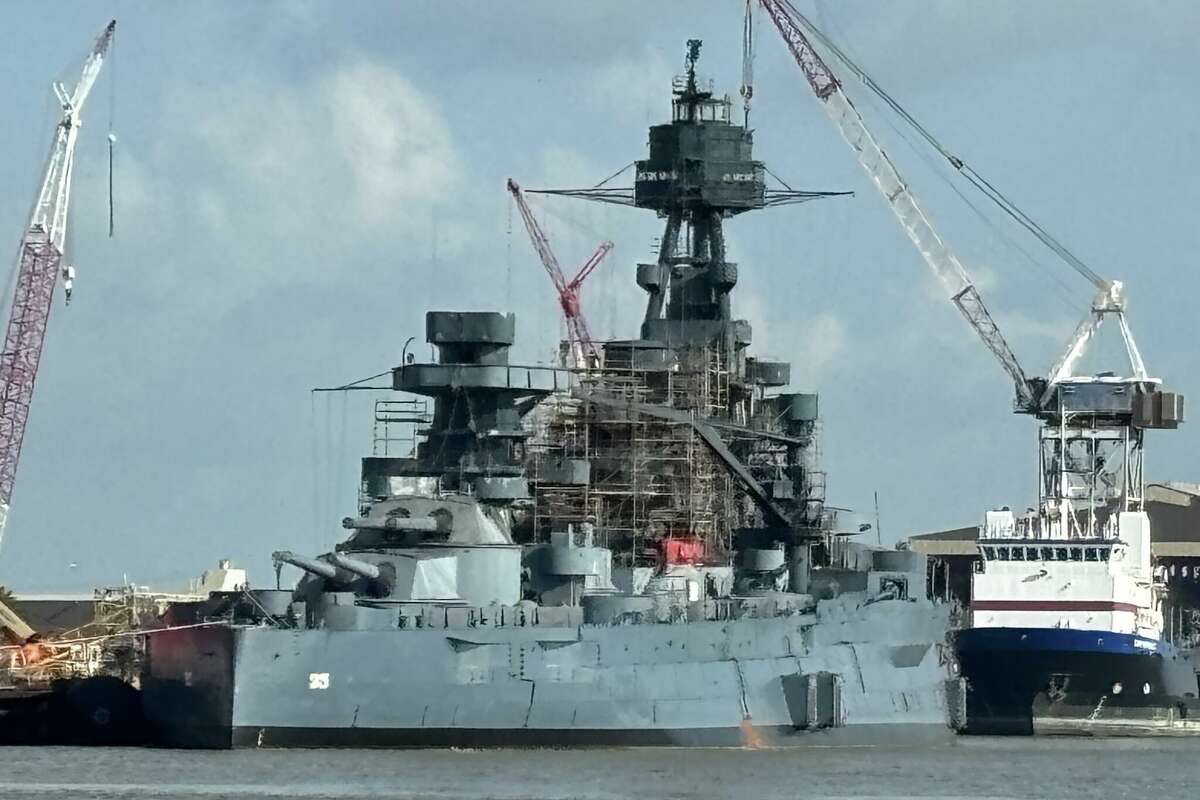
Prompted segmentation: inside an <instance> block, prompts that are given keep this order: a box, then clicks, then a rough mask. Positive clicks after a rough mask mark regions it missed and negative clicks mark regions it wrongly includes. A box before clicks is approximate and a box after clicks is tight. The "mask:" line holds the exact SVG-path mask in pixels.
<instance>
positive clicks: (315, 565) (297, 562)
mask: <svg viewBox="0 0 1200 800" xmlns="http://www.w3.org/2000/svg"><path fill="white" fill-rule="evenodd" d="M271 560H272V561H274V562H275V563H276V564H280V563H282V564H291V565H292V566H293V567H299V568H300V569H302V570H304V571H305V572H307V573H309V574H311V575H316V576H318V577H321V578H325V579H327V580H335V579H336V578H337V573H338V571H337V567H335V566H334V565H333V564H330V563H329V562H327V561H318V560H317V559H315V558H305V557H304V556H298V555H296V554H295V553H293V552H292V551H290V550H277V551H275V552H274V553H272V554H271Z"/></svg>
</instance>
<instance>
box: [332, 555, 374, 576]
mask: <svg viewBox="0 0 1200 800" xmlns="http://www.w3.org/2000/svg"><path fill="white" fill-rule="evenodd" d="M330 559H331V560H332V561H333V563H334V564H336V565H338V566H339V567H341V568H342V569H344V570H346V571H347V572H353V573H354V574H355V575H358V576H360V577H363V578H366V579H367V580H371V581H377V580H380V579H381V578H382V577H383V570H381V569H380V568H379V566H378V565H377V564H371V563H369V562H366V561H360V560H358V559H357V558H351V557H350V556H344V555H342V554H341V553H334V554H333V555H332V556H330Z"/></svg>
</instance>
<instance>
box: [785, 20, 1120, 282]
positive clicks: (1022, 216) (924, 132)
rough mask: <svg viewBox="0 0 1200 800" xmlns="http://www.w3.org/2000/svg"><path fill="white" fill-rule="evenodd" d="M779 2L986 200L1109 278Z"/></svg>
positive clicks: (1075, 265) (1075, 263) (1065, 255)
mask: <svg viewBox="0 0 1200 800" xmlns="http://www.w3.org/2000/svg"><path fill="white" fill-rule="evenodd" d="M781 2H782V4H783V5H785V6H787V8H788V12H789V13H790V14H792V15H793V16H794V18H795V19H796V20H797V21H798V22H799V23H800V24H802V25H803V26H804V27H805V28H806V29H807V30H808V32H809V33H810V34H812V36H813V38H815V39H816V40H817V41H819V42H820V43H821V44H823V45H824V46H825V47H826V48H827V49H828V50H829V52H831V53H832V54H833V55H834V57H835V58H837V59H838V61H840V62H841V63H842V64H843V65H844V66H845V67H846V68H847V69H849V70H850V71H851V72H852V73H854V75H855V77H857V78H858V79H859V81H861V82H862V84H863V85H864V86H866V87H867V88H868V89H870V90H871V91H872V92H873V93H875V94H876V95H877V96H878V97H879V98H880V99H881V100H882V101H883V102H884V103H885V104H887V106H888V107H889V108H891V109H892V111H894V112H895V113H896V114H897V115H898V116H899V117H900V118H901V119H903V120H904V121H905V122H906V123H908V125H909V126H910V127H911V128H912V129H913V130H915V131H916V132H917V133H918V134H919V135H920V136H921V138H922V139H924V140H925V141H926V142H927V143H928V144H929V145H930V146H931V147H933V148H934V149H935V150H937V151H938V153H940V154H941V155H942V157H943V158H945V159H946V160H947V161H948V162H949V163H950V165H951V166H952V167H954V169H955V170H956V171H958V172H959V173H961V174H962V175H963V176H964V177H965V178H966V179H967V181H968V182H970V183H971V184H972V185H973V186H975V188H976V189H978V190H979V191H980V192H982V193H983V194H984V195H985V196H986V197H987V198H988V199H989V200H991V201H992V202H993V203H995V204H996V205H997V206H999V208H1000V209H1001V210H1002V211H1004V213H1006V214H1008V215H1009V216H1010V217H1012V218H1013V219H1014V220H1016V221H1017V222H1018V223H1019V224H1020V225H1021V226H1022V227H1023V228H1025V229H1026V230H1027V231H1029V232H1030V233H1031V234H1033V236H1034V237H1035V238H1037V240H1038V241H1040V242H1041V243H1042V244H1043V245H1045V246H1046V247H1047V248H1048V249H1049V250H1050V251H1051V252H1053V253H1054V254H1055V255H1057V256H1058V257H1059V258H1060V259H1062V260H1063V261H1064V262H1066V264H1067V265H1068V266H1069V267H1071V268H1072V269H1074V270H1075V271H1076V272H1078V273H1079V274H1080V275H1081V276H1083V277H1084V278H1085V279H1086V280H1088V281H1089V282H1091V283H1092V284H1094V285H1096V286H1097V287H1102V288H1103V287H1107V286H1108V284H1109V282H1108V281H1107V280H1105V279H1104V278H1102V277H1100V276H1099V275H1098V274H1096V272H1095V271H1093V270H1092V269H1091V268H1090V267H1089V266H1088V265H1087V264H1085V263H1084V262H1083V261H1082V260H1081V259H1080V258H1079V257H1078V256H1076V255H1075V254H1074V253H1072V252H1071V251H1070V250H1068V249H1067V248H1066V246H1065V245H1063V244H1062V243H1061V242H1059V241H1058V240H1057V239H1055V238H1054V236H1052V235H1051V234H1050V232H1049V231H1047V230H1046V229H1045V228H1043V227H1042V226H1041V225H1039V224H1038V223H1037V222H1036V221H1035V220H1034V219H1033V218H1032V217H1030V216H1029V215H1028V214H1026V213H1025V212H1024V211H1022V210H1021V209H1020V208H1019V207H1018V206H1017V205H1016V204H1015V203H1013V202H1012V201H1011V200H1010V199H1008V197H1006V196H1005V195H1004V194H1003V193H1002V192H1001V191H1000V190H999V189H997V188H996V187H995V186H994V185H993V184H992V183H991V182H990V181H988V180H987V179H986V178H984V177H983V176H982V175H980V174H979V173H978V172H976V171H975V169H974V168H973V167H972V166H971V165H970V164H967V163H966V162H965V161H963V160H962V159H961V158H959V157H958V156H956V155H954V153H952V152H950V150H948V149H947V148H946V147H945V145H943V144H942V143H941V142H940V141H939V140H938V139H937V137H935V136H934V135H933V134H932V133H930V132H929V130H928V129H927V128H925V127H924V126H923V125H921V123H920V122H918V121H917V119H916V118H915V117H913V116H912V114H910V113H909V112H908V111H907V110H906V109H905V108H904V107H903V106H902V105H900V103H898V102H897V101H896V100H895V98H893V97H892V96H891V95H889V94H888V93H887V92H886V91H884V89H883V87H881V86H880V85H879V84H878V83H876V82H875V80H874V79H873V78H872V77H871V76H870V75H869V74H867V72H866V71H865V70H864V69H862V68H861V67H859V66H858V64H856V63H855V62H854V61H853V59H851V58H850V56H848V55H847V54H846V53H845V52H843V51H842V49H841V48H839V47H838V46H837V45H836V44H834V43H833V41H832V40H831V39H830V38H829V37H828V36H826V35H825V34H824V32H823V31H821V29H820V28H818V27H817V26H816V25H814V24H813V23H812V22H811V21H810V20H809V19H808V18H807V17H805V16H804V15H803V14H801V13H800V11H799V10H798V9H797V8H796V7H795V6H794V5H792V3H791V2H789V0H781Z"/></svg>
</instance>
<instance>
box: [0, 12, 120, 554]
mask: <svg viewBox="0 0 1200 800" xmlns="http://www.w3.org/2000/svg"><path fill="white" fill-rule="evenodd" d="M116 25H117V23H116V21H115V20H114V21H113V22H110V23H109V24H108V25H107V26H106V27H105V28H104V30H103V31H102V32H101V33H100V36H99V37H97V39H96V42H95V44H94V45H93V46H92V49H91V52H89V53H88V56H87V58H86V59H85V60H84V62H83V71H82V73H81V74H80V77H79V82H78V83H77V84H76V85H75V88H74V89H73V90H72V91H70V92H68V91H67V89H66V87H65V86H63V85H62V84H61V83H56V84H54V92H55V94H56V95H57V96H58V99H59V102H60V103H61V104H62V118H61V119H60V121H59V123H58V125H57V127H56V128H55V133H54V142H53V144H52V145H51V147H50V156H49V158H48V159H47V162H46V169H45V173H44V176H43V178H42V185H41V188H40V190H39V191H38V196H37V201H36V203H35V204H34V207H33V213H32V214H31V215H30V218H29V226H28V228H27V229H26V231H25V234H24V236H23V237H22V238H21V244H20V246H19V247H18V249H17V266H16V269H17V280H16V284H15V287H14V290H13V299H12V308H11V310H10V311H9V316H8V326H7V328H6V329H5V334H4V350H3V352H0V540H2V539H3V535H4V527H5V524H6V522H7V521H8V509H9V506H10V504H11V503H12V492H13V484H14V482H15V481H16V476H17V462H18V460H19V459H20V456H21V444H22V442H23V441H24V438H25V423H26V421H27V420H28V418H29V406H30V403H31V401H32V400H33V385H34V381H35V380H36V378H37V370H38V364H39V363H40V361H41V356H42V343H43V341H44V338H45V334H46V322H47V321H48V320H49V317H50V304H51V300H52V299H53V295H54V285H55V284H56V283H57V281H58V277H59V274H60V271H61V274H62V277H63V288H64V289H65V290H66V294H67V299H68V301H69V300H70V297H71V281H72V278H73V276H74V270H73V269H72V268H71V267H65V268H64V267H63V264H62V262H63V253H64V250H65V247H66V233H67V210H68V207H69V205H70V200H71V175H72V172H73V170H74V164H75V143H76V140H77V139H78V136H79V125H80V119H79V113H80V111H81V110H82V108H83V104H84V102H85V101H86V100H87V97H88V94H89V93H90V92H91V90H92V86H93V84H95V82H96V78H97V76H99V74H100V68H101V66H102V65H103V63H104V57H105V55H106V54H107V53H108V48H109V45H110V44H111V43H112V37H113V32H114V30H116Z"/></svg>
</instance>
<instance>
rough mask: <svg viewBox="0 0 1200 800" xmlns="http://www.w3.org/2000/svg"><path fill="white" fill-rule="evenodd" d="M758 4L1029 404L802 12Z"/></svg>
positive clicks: (1023, 379) (964, 280)
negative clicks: (819, 48) (820, 50)
mask: <svg viewBox="0 0 1200 800" xmlns="http://www.w3.org/2000/svg"><path fill="white" fill-rule="evenodd" d="M759 2H760V4H761V5H762V7H763V9H764V10H765V11H766V12H767V15H768V16H769V17H770V18H771V22H772V23H773V24H774V25H775V27H776V29H777V30H778V31H779V34H780V35H781V36H782V37H783V40H784V43H785V44H786V45H787V47H788V50H790V51H791V53H792V57H793V58H794V59H795V60H796V63H797V64H798V65H799V67H800V69H801V70H802V71H803V72H804V77H805V78H806V79H807V80H808V83H809V85H810V86H811V87H812V90H813V93H814V94H815V95H816V96H817V99H818V100H820V101H821V107H822V108H823V109H824V110H825V113H826V115H827V116H828V117H829V118H830V120H832V121H833V123H834V125H835V126H837V129H838V131H839V132H840V133H841V134H842V138H844V139H845V140H846V143H847V144H849V145H850V147H851V149H852V150H854V154H855V155H856V156H857V157H858V163H859V164H861V165H862V167H863V169H864V170H865V171H866V173H867V175H868V176H869V177H870V179H871V182H872V183H873V184H875V188H876V189H878V190H879V193H880V194H881V195H883V197H884V199H885V200H886V201H887V203H888V206H889V207H890V208H891V209H892V213H894V214H895V215H896V219H897V220H898V221H899V222H900V226H901V227H902V228H903V229H904V232H905V233H906V234H908V238H909V239H911V240H912V243H913V244H914V245H916V248H917V250H918V251H920V253H921V257H922V258H924V260H925V263H926V264H927V265H928V266H929V268H930V269H931V270H932V271H933V274H934V275H935V276H936V277H937V279H938V281H939V282H940V283H941V284H942V286H943V287H944V288H945V289H946V292H947V293H948V294H949V295H950V299H951V300H952V301H953V303H954V305H955V306H957V307H958V310H959V311H960V312H962V315H963V316H964V317H966V319H967V322H968V323H969V324H970V325H971V327H972V328H973V329H974V330H975V332H976V334H978V336H979V338H980V339H982V340H983V343H984V345H986V346H987V348H988V349H989V350H991V351H992V354H993V355H994V356H995V357H996V359H997V360H998V361H999V362H1000V364H1001V365H1002V366H1003V367H1004V369H1005V370H1006V371H1007V372H1008V374H1009V376H1010V377H1011V378H1012V380H1013V384H1014V386H1015V389H1016V395H1017V405H1018V406H1019V407H1021V408H1031V407H1032V406H1033V405H1035V404H1036V402H1037V398H1036V397H1035V396H1034V392H1033V389H1032V388H1031V385H1030V381H1029V378H1028V377H1027V376H1026V375H1025V370H1024V369H1023V368H1022V367H1021V364H1020V362H1019V361H1018V360H1017V357H1016V355H1015V354H1014V353H1013V351H1012V348H1011V347H1009V345H1008V342H1007V341H1005V339H1004V336H1003V335H1002V334H1001V332H1000V329H999V327H998V326H997V325H996V322H995V320H994V319H993V318H992V315H991V313H990V312H989V311H988V309H987V306H986V305H984V302H983V298H982V297H980V295H979V291H978V289H976V288H975V284H974V282H973V281H972V280H971V278H970V276H969V275H968V274H967V271H966V269H965V268H964V267H963V265H962V263H961V262H960V261H959V260H958V257H957V256H956V255H955V254H954V253H953V251H951V250H950V248H949V247H947V246H946V243H945V242H943V241H942V238H941V236H939V235H938V233H937V230H936V229H935V228H934V227H933V224H932V223H931V222H930V221H929V217H928V216H927V215H926V214H925V211H924V209H922V208H921V205H920V203H918V202H917V198H916V197H915V196H914V195H913V193H912V192H911V191H910V190H909V188H908V185H907V184H906V183H905V181H904V179H903V178H902V177H901V176H900V173H899V171H898V170H897V169H896V166H895V165H894V164H893V163H892V160H891V159H890V158H888V155H887V153H886V152H884V150H883V148H882V147H881V146H880V144H879V142H878V141H876V139H875V137H874V136H873V135H872V134H871V131H870V129H868V128H867V125H866V123H865V122H864V121H863V118H862V115H861V114H859V113H858V109H856V108H855V107H854V104H853V103H852V102H851V101H850V98H849V97H847V96H846V93H845V92H843V91H842V86H841V83H840V82H839V81H838V79H837V78H836V77H835V76H834V74H833V72H832V71H831V70H830V69H829V67H828V65H827V64H826V63H825V62H824V60H823V59H822V58H821V56H820V55H819V54H818V53H817V51H816V50H815V49H814V48H813V46H812V44H811V43H810V42H809V41H808V39H807V37H805V35H804V32H803V30H802V27H801V25H802V22H801V20H803V19H804V18H803V16H802V15H801V14H800V13H799V12H798V11H796V10H795V9H794V8H793V7H791V4H790V3H788V2H786V0H759Z"/></svg>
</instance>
